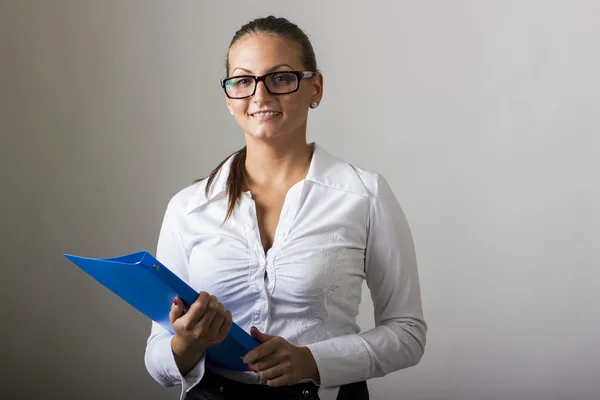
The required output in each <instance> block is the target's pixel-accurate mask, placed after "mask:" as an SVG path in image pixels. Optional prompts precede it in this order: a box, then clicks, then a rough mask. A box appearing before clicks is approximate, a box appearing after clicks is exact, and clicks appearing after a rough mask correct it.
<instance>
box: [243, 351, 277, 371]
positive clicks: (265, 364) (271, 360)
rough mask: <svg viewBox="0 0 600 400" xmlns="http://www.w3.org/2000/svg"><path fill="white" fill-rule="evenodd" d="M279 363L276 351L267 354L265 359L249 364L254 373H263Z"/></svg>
mask: <svg viewBox="0 0 600 400" xmlns="http://www.w3.org/2000/svg"><path fill="white" fill-rule="evenodd" d="M279 363H281V357H279V355H278V354H277V351H274V352H273V353H271V354H269V355H268V356H266V357H263V358H261V359H260V360H258V361H256V362H255V363H253V364H250V366H251V367H252V369H253V370H255V371H256V372H263V371H266V370H268V369H269V368H273V367H274V366H276V365H279Z"/></svg>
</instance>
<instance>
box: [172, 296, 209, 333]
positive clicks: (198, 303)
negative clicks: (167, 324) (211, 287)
mask: <svg viewBox="0 0 600 400" xmlns="http://www.w3.org/2000/svg"><path fill="white" fill-rule="evenodd" d="M209 301H210V295H209V294H208V293H206V292H200V294H199V295H198V298H197V299H196V300H195V301H194V302H193V303H192V305H191V306H190V308H189V309H188V311H187V312H186V313H185V314H184V315H183V316H182V317H181V318H180V319H181V323H182V326H183V328H184V329H185V330H193V329H194V327H196V325H197V324H198V321H199V320H200V319H201V318H202V316H203V315H204V314H205V312H206V308H207V306H208V303H209ZM178 302H179V301H178Z"/></svg>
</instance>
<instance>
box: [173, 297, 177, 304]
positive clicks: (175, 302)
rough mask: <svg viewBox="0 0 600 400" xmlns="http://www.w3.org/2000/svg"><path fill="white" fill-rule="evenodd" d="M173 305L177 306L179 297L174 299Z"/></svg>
mask: <svg viewBox="0 0 600 400" xmlns="http://www.w3.org/2000/svg"><path fill="white" fill-rule="evenodd" d="M173 304H175V305H177V297H175V298H174V299H173Z"/></svg>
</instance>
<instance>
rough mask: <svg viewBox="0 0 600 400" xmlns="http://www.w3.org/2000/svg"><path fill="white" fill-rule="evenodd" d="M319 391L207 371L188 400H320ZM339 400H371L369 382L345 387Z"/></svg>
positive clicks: (310, 385) (314, 387)
mask: <svg viewBox="0 0 600 400" xmlns="http://www.w3.org/2000/svg"><path fill="white" fill-rule="evenodd" d="M317 391H318V386H317V385H315V384H314V383H310V382H307V383H298V384H296V385H292V386H282V387H275V388H273V387H270V386H267V385H251V384H246V383H240V382H236V381H232V380H230V379H227V378H224V377H222V376H220V375H217V374H215V373H213V372H210V371H208V370H207V371H205V372H204V377H203V378H202V380H201V381H200V383H199V384H198V385H196V386H195V387H194V388H193V389H192V390H190V391H189V392H188V394H187V396H186V397H185V400H238V399H239V400H319V396H318V394H317ZM337 400H369V390H368V388H367V383H366V382H364V381H363V382H356V383H351V384H348V385H343V386H341V387H340V391H339V393H338V396H337Z"/></svg>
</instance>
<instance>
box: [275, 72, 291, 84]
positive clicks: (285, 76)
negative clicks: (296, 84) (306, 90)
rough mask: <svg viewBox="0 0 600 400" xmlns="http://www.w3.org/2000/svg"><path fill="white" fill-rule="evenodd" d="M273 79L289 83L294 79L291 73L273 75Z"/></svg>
mask: <svg viewBox="0 0 600 400" xmlns="http://www.w3.org/2000/svg"><path fill="white" fill-rule="evenodd" d="M273 81H275V82H277V83H281V84H285V83H289V82H291V81H292V77H291V76H290V74H277V75H275V76H273Z"/></svg>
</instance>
